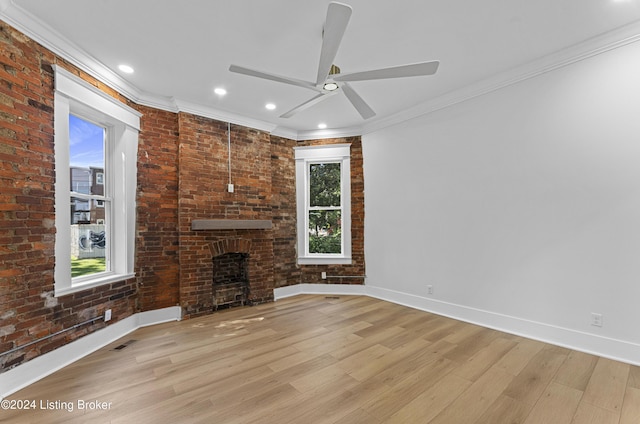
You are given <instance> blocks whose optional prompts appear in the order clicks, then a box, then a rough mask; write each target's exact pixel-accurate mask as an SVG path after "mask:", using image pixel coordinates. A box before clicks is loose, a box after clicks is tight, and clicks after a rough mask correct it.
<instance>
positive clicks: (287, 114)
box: [280, 92, 335, 118]
mask: <svg viewBox="0 0 640 424" xmlns="http://www.w3.org/2000/svg"><path fill="white" fill-rule="evenodd" d="M334 93H335V92H334ZM332 94H333V93H329V94H324V93H320V94H318V95H317V96H315V97H313V98H311V99H309V100H307V101H306V102H304V103H302V104H300V105H298V106H296V107H294V108H293V109H291V110H290V111H289V112H285V113H283V114H282V115H280V117H281V118H291V117H292V116H293V115H295V114H296V113H298V112H302V111H303V110H305V109H308V108H310V107H311V106H313V105H316V104H318V103H320V102H321V101H323V100H325V99H327V98H329V97H331V95H332Z"/></svg>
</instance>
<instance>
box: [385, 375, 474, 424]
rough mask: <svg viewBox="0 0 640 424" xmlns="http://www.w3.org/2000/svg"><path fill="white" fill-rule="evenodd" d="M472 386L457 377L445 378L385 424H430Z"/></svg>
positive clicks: (467, 381) (449, 376)
mask: <svg viewBox="0 0 640 424" xmlns="http://www.w3.org/2000/svg"><path fill="white" fill-rule="evenodd" d="M471 384H472V383H471V382H470V381H469V380H465V379H463V378H460V377H458V376H455V375H448V376H445V377H444V378H442V379H441V380H439V382H438V384H437V386H432V387H431V388H430V389H429V390H426V391H424V392H423V393H421V394H420V395H419V396H418V397H416V398H414V399H413V400H412V401H411V402H409V404H407V405H405V406H404V407H403V408H401V409H400V410H399V411H398V412H396V413H395V414H393V415H392V416H391V417H389V419H388V420H386V421H385V422H386V423H388V424H396V423H397V424H406V423H429V422H431V420H432V419H433V418H435V417H436V416H437V415H438V414H440V413H441V412H442V411H443V410H444V409H445V408H446V407H448V406H449V405H451V404H452V403H453V402H454V401H455V399H456V398H458V396H460V395H461V394H462V393H463V392H464V391H465V390H467V389H468V388H469V386H471ZM445 422H446V421H445ZM450 422H452V423H453V422H455V421H450Z"/></svg>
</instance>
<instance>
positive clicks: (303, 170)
mask: <svg viewBox="0 0 640 424" xmlns="http://www.w3.org/2000/svg"><path fill="white" fill-rule="evenodd" d="M294 150H295V160H296V206H297V224H298V227H297V229H298V264H299V265H334V264H335V265H349V264H351V261H352V260H351V145H350V144H327V145H321V146H301V147H294ZM330 162H333V163H335V162H339V163H340V164H341V166H340V171H341V175H340V184H341V188H340V194H341V200H340V204H341V206H342V216H341V218H342V253H340V254H336V253H309V165H310V164H312V163H330Z"/></svg>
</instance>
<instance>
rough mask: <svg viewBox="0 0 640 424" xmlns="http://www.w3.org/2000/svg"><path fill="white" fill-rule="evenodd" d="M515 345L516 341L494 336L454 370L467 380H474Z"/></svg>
mask: <svg viewBox="0 0 640 424" xmlns="http://www.w3.org/2000/svg"><path fill="white" fill-rule="evenodd" d="M515 345H516V342H514V341H513V340H509V339H505V338H501V337H499V338H496V339H494V340H493V341H491V342H490V343H489V344H488V345H486V346H485V347H483V348H481V349H480V350H479V351H478V352H476V353H475V354H474V355H473V356H471V358H469V359H468V360H467V361H465V362H463V363H462V365H461V366H459V367H458V368H457V369H456V370H455V374H456V375H457V376H460V377H462V378H465V379H467V380H470V381H476V380H477V379H478V378H479V377H480V376H481V375H482V374H484V373H485V372H486V371H487V370H488V369H489V368H490V367H492V366H493V365H495V363H496V362H497V361H498V360H500V359H501V358H502V357H503V356H504V355H505V354H506V353H507V352H508V351H510V350H511V349H512V348H513V347H514V346H515Z"/></svg>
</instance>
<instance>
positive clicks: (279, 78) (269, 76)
mask: <svg viewBox="0 0 640 424" xmlns="http://www.w3.org/2000/svg"><path fill="white" fill-rule="evenodd" d="M229 71H231V72H235V73H236V74H244V75H249V76H251V77H258V78H262V79H267V80H271V81H276V82H281V83H284V84H290V85H296V86H298V87H304V88H309V89H311V90H314V91H320V89H319V88H317V87H316V86H315V84H314V83H312V82H309V81H302V80H298V79H295V78H289V77H283V76H280V75H276V74H269V73H267V72H262V71H256V70H254V69H249V68H245V67H242V66H238V65H231V66H229Z"/></svg>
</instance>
